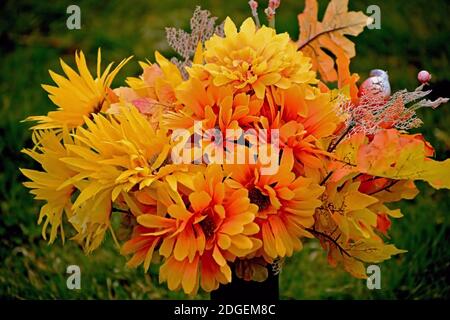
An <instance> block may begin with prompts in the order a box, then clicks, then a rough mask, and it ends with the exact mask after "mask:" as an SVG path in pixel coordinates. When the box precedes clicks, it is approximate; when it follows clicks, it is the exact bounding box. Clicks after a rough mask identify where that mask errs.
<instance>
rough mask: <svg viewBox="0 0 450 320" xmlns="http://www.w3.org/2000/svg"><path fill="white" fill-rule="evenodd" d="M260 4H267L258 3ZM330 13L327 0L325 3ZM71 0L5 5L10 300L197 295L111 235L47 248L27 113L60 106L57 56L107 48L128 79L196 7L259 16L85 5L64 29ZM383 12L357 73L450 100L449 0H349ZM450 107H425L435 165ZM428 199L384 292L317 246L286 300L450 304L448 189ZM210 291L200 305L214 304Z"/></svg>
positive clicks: (0, 253)
mask: <svg viewBox="0 0 450 320" xmlns="http://www.w3.org/2000/svg"><path fill="white" fill-rule="evenodd" d="M259 2H260V3H261V7H262V6H265V5H266V2H267V1H259ZM319 2H320V5H321V11H322V12H323V10H324V8H325V6H326V4H327V1H319ZM72 3H73V2H72V1H32V0H26V1H24V0H22V1H12V0H7V1H2V2H1V4H0V43H1V45H0V108H1V109H0V112H1V116H0V153H1V162H0V163H1V165H0V210H1V215H0V298H16V299H41V298H44V299H58V298H63V299H80V298H83V299H160V298H193V297H186V296H185V295H183V294H182V293H172V292H169V291H168V290H167V289H166V287H165V286H160V285H158V282H157V280H158V277H157V275H156V273H155V270H152V272H150V273H149V274H144V272H143V269H142V268H139V269H137V270H130V269H127V268H126V267H125V266H124V264H125V259H124V258H123V257H121V256H120V255H119V253H118V252H117V250H116V249H115V247H114V246H113V244H112V239H111V238H110V237H109V236H108V237H107V239H106V241H105V243H104V246H103V247H101V248H100V249H98V250H97V251H96V252H94V253H93V254H92V255H91V256H89V257H86V256H84V254H83V253H82V251H81V250H80V248H79V247H78V246H77V245H76V244H74V243H72V242H70V241H69V242H68V243H66V244H65V245H64V246H63V245H62V244H61V242H60V241H57V242H55V244H54V245H53V246H48V245H47V244H46V242H45V241H44V240H42V239H41V236H40V227H39V226H37V225H36V221H37V214H38V210H39V207H38V204H37V203H36V202H34V201H33V200H32V197H31V196H30V195H29V194H28V190H26V189H25V188H24V187H23V186H22V184H21V183H22V182H23V181H24V178H23V177H22V176H21V175H20V173H19V171H18V167H27V168H35V167H36V165H35V164H34V163H33V162H32V161H30V159H28V158H26V157H25V156H24V155H22V154H21V153H20V150H21V149H22V148H23V147H29V146H31V139H30V132H29V131H28V130H27V129H28V127H29V124H24V123H20V120H22V119H24V118H25V117H27V116H28V115H36V114H44V113H46V112H48V111H49V110H51V109H52V108H54V106H52V104H51V102H50V101H49V100H48V98H47V96H46V94H45V92H44V91H43V90H42V89H41V87H40V84H41V83H51V79H50V77H49V75H48V71H47V70H48V69H52V70H55V71H57V72H59V71H60V70H61V69H60V66H59V62H58V59H59V57H63V58H64V60H65V61H67V62H69V64H72V65H73V53H74V51H75V50H76V49H82V50H83V51H84V52H85V53H86V54H87V56H88V62H89V61H90V63H91V66H92V67H93V68H94V65H95V59H96V51H97V48H98V47H102V54H103V58H104V61H105V62H104V65H105V63H106V61H120V60H121V59H122V58H124V57H127V56H129V55H134V56H135V58H134V60H133V61H132V62H131V63H128V65H127V66H126V67H125V68H124V69H123V70H122V71H121V72H120V74H119V76H118V77H117V78H116V80H115V83H114V86H119V85H122V84H123V83H124V79H125V76H130V75H136V74H138V73H139V66H138V64H137V61H139V60H142V59H145V58H149V59H150V60H151V61H154V56H153V52H154V50H155V49H158V50H160V51H162V52H163V53H165V54H172V53H173V52H171V51H170V49H169V48H168V46H167V43H166V42H165V31H164V27H165V26H176V27H181V28H186V27H188V23H189V18H190V17H191V14H192V12H193V10H194V8H195V6H196V5H198V4H199V5H201V6H202V7H203V8H205V9H209V10H210V11H211V12H212V13H213V15H215V16H218V17H219V19H220V20H223V19H224V18H225V17H226V16H227V15H229V16H231V17H233V18H234V20H235V21H237V22H238V23H240V22H242V21H243V20H244V18H245V17H247V16H249V15H250V11H249V9H248V6H247V0H239V1H237V0H233V1H219V0H211V1H179V0H164V1H154V0H136V1H120V0H116V1H77V2H76V3H77V4H78V5H79V6H80V8H81V23H82V28H81V30H73V31H71V30H68V29H67V28H66V19H67V17H68V15H67V14H66V8H67V6H69V5H70V4H72ZM371 4H376V5H378V6H379V7H380V9H381V27H382V28H381V30H366V31H365V32H364V33H363V34H362V35H361V36H359V37H358V38H357V39H354V40H355V42H356V48H357V57H356V58H355V59H354V60H353V61H352V70H353V72H357V73H359V74H360V75H361V77H362V78H365V77H366V75H367V74H368V72H369V70H370V69H373V68H382V69H386V70H388V71H389V75H390V79H391V85H392V87H393V90H397V89H403V88H408V89H414V88H415V87H416V86H417V85H418V83H417V80H416V75H417V72H418V71H419V70H421V69H427V70H429V71H430V72H431V73H432V74H433V80H432V82H433V86H434V87H435V89H436V90H435V93H434V94H435V95H436V96H437V95H444V96H450V90H449V79H450V64H449V57H450V55H449V50H450V20H449V19H448V17H449V16H450V3H449V2H448V0H433V1H429V0H409V1H381V0H355V1H350V8H351V9H352V10H363V11H365V10H366V8H367V6H369V5H371ZM303 6H304V1H303V0H291V1H290V0H282V5H281V7H280V9H279V10H278V13H277V29H278V30H279V31H288V32H289V33H290V34H291V36H292V37H293V38H294V39H297V35H298V24H297V14H298V13H299V12H300V11H301V10H303ZM449 108H450V106H449V105H444V106H441V108H440V109H438V110H435V111H433V110H423V111H421V112H420V115H421V117H422V119H423V120H424V122H425V125H424V126H423V127H422V128H420V129H418V130H417V131H418V132H422V133H423V134H424V135H425V137H426V138H427V139H428V140H430V141H431V142H432V143H433V145H434V146H435V147H436V151H437V158H438V159H443V158H446V157H449V156H450V139H449V134H450V130H449V129H448V125H449V124H450V111H449ZM419 187H420V189H421V191H422V192H421V194H420V195H419V196H418V197H417V198H416V199H415V200H414V201H409V202H402V203H400V204H399V206H400V207H401V208H402V210H403V213H404V215H405V216H404V218H402V219H400V220H396V221H393V226H392V230H391V232H390V237H391V240H392V241H393V242H394V243H395V244H396V245H397V246H398V247H399V248H402V249H407V250H408V253H406V254H403V255H401V256H399V257H396V258H394V259H392V260H390V261H388V262H386V263H383V264H382V265H381V271H382V280H381V284H382V289H381V290H372V291H371V290H368V289H367V287H366V283H365V281H363V280H357V279H353V278H351V277H350V276H349V275H347V274H346V273H345V272H343V271H341V270H339V269H333V268H332V267H330V266H328V264H327V262H326V256H325V253H324V252H323V251H322V250H321V248H320V247H319V245H318V243H317V242H316V241H310V242H307V243H306V245H305V249H304V250H303V251H302V252H300V253H298V254H296V255H295V257H294V258H292V259H289V260H288V261H287V262H286V265H285V268H284V270H283V272H282V274H281V284H280V285H281V298H283V299H429V298H449V297H450V281H449V280H450V247H449V240H450V218H449V213H450V200H449V193H448V191H435V190H432V189H431V188H429V187H428V186H426V185H424V184H421V183H419ZM71 264H76V265H79V266H80V267H81V271H82V279H81V286H82V289H81V290H73V291H71V290H68V289H67V288H66V276H67V275H66V274H65V271H66V267H67V266H68V265H71ZM207 297H208V296H207V295H205V294H202V295H200V296H198V297H197V298H207Z"/></svg>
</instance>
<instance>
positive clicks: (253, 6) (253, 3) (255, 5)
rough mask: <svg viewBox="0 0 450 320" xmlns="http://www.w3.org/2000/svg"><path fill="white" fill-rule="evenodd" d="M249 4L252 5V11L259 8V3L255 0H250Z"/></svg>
mask: <svg viewBox="0 0 450 320" xmlns="http://www.w3.org/2000/svg"><path fill="white" fill-rule="evenodd" d="M248 4H249V5H250V8H251V9H252V10H256V9H257V8H258V2H256V1H255V0H250V1H249V2H248Z"/></svg>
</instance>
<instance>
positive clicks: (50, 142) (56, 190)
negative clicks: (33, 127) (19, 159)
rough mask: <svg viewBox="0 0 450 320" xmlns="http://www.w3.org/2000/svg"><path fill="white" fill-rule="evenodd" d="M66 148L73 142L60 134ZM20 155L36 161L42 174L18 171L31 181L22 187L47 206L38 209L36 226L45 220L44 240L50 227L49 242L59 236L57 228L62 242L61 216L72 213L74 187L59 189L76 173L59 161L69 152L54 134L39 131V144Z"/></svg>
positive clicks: (65, 134)
mask: <svg viewBox="0 0 450 320" xmlns="http://www.w3.org/2000/svg"><path fill="white" fill-rule="evenodd" d="M62 138H63V141H64V143H66V146H67V145H68V144H72V143H73V140H72V138H71V137H70V135H69V134H68V131H67V130H64V131H63V135H62ZM22 152H23V153H25V154H27V155H29V156H30V157H31V158H33V159H34V160H36V161H37V162H39V163H40V164H41V166H42V168H43V171H37V170H30V169H20V171H21V172H22V173H23V174H24V175H25V176H26V177H27V178H29V179H31V181H29V182H25V183H24V185H25V186H26V187H28V188H30V189H31V191H30V192H31V193H32V194H34V195H35V199H37V200H44V201H45V202H46V203H45V204H44V205H43V206H42V207H41V211H40V214H39V220H38V222H39V224H40V223H41V222H42V221H43V219H44V218H45V222H44V226H43V227H42V237H43V238H44V239H47V232H46V231H47V227H48V225H49V224H50V225H51V230H50V238H49V242H50V243H52V242H53V241H55V239H56V237H57V235H58V229H60V230H61V236H62V239H63V241H64V230H63V226H62V218H63V213H64V212H65V213H66V214H67V215H68V216H70V215H71V214H72V210H71V206H72V203H71V196H72V193H73V192H74V187H73V186H72V185H70V184H68V185H66V186H65V187H63V188H61V187H60V186H61V185H62V184H63V183H64V182H65V181H66V180H68V179H70V178H71V177H73V176H74V175H75V174H76V172H75V171H73V170H71V169H69V168H68V167H67V165H66V164H65V163H64V162H63V161H61V158H63V157H67V156H69V155H70V152H69V151H68V150H67V149H66V147H65V146H64V145H63V143H62V141H61V139H60V137H59V136H57V134H56V133H55V132H54V131H50V130H46V131H42V133H41V134H40V136H39V145H37V146H36V147H35V148H34V149H32V150H30V149H25V150H23V151H22Z"/></svg>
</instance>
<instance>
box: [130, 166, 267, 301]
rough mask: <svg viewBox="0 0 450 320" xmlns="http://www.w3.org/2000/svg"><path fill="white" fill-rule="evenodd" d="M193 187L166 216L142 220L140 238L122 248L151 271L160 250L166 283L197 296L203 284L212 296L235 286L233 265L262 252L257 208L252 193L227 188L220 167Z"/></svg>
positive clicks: (207, 171)
mask: <svg viewBox="0 0 450 320" xmlns="http://www.w3.org/2000/svg"><path fill="white" fill-rule="evenodd" d="M193 187H194V188H193V191H192V192H191V193H190V194H188V195H184V196H187V197H185V198H184V199H183V197H177V196H176V193H174V194H172V196H173V198H174V199H173V200H174V203H173V204H172V205H170V206H169V207H168V208H167V214H165V215H164V216H158V215H155V214H143V215H140V216H138V217H137V222H138V223H139V225H140V226H139V227H138V229H136V231H137V233H136V234H135V236H134V237H133V239H131V240H130V241H128V242H127V243H126V244H125V245H124V247H123V249H122V253H124V254H128V253H134V256H133V257H132V259H131V260H130V262H129V264H130V265H132V266H135V265H138V264H140V263H142V262H144V261H147V263H145V267H146V268H148V265H149V263H150V261H151V258H152V255H153V250H154V249H155V246H156V245H158V247H159V254H160V255H161V256H163V257H164V258H165V261H164V263H163V265H162V266H161V270H160V281H161V282H163V281H167V282H168V286H169V289H171V290H176V289H179V288H180V287H182V288H183V290H184V291H185V292H186V293H193V292H195V291H196V290H197V289H198V287H199V285H201V287H202V288H203V289H204V290H205V291H211V290H214V289H216V288H217V287H218V286H219V283H228V282H230V281H231V269H230V267H229V265H228V261H233V260H234V259H235V258H236V257H243V256H245V255H247V254H249V253H251V252H253V251H255V250H258V249H259V248H260V247H261V241H260V240H258V239H256V238H254V237H253V235H255V234H257V233H258V231H259V228H258V225H257V224H255V223H254V222H253V221H254V219H255V215H256V212H257V206H256V205H254V204H251V203H250V200H249V198H248V192H247V190H246V189H243V188H241V189H233V188H229V187H227V185H226V183H225V182H224V172H223V171H222V169H221V167H220V166H218V165H210V166H208V167H207V168H206V169H205V172H204V173H197V174H196V175H195V176H194V177H193ZM146 259H147V260H146Z"/></svg>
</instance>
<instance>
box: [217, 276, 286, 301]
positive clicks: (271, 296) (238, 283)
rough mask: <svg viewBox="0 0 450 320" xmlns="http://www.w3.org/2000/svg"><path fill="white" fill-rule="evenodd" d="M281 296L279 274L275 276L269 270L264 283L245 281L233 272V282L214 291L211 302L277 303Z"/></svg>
mask: <svg viewBox="0 0 450 320" xmlns="http://www.w3.org/2000/svg"><path fill="white" fill-rule="evenodd" d="M279 294H280V289H279V274H274V273H273V272H271V271H270V268H269V276H268V277H267V279H266V280H265V281H263V282H257V281H245V280H242V279H240V278H238V277H237V276H236V274H234V272H233V281H231V283H229V284H226V285H221V286H220V287H219V288H218V289H217V290H214V291H212V292H211V300H212V301H233V300H240V301H242V300H255V301H256V300H257V301H277V300H279Z"/></svg>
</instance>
